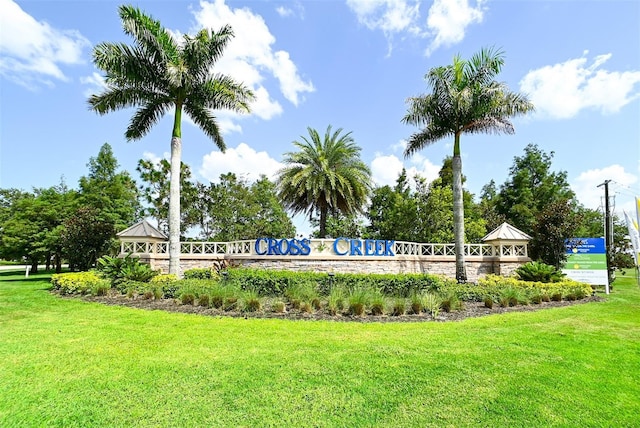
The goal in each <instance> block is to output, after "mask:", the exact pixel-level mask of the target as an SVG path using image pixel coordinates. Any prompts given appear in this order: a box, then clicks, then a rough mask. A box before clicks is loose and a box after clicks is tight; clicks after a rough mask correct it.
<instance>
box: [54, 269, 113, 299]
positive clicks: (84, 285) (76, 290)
mask: <svg viewBox="0 0 640 428" xmlns="http://www.w3.org/2000/svg"><path fill="white" fill-rule="evenodd" d="M51 286H52V288H53V289H54V290H58V291H59V292H60V294H88V293H90V292H91V291H92V290H94V289H95V290H98V289H102V288H110V286H109V282H108V281H105V280H104V279H103V278H100V276H99V275H98V274H97V273H96V272H94V271H89V272H70V273H56V274H53V275H51Z"/></svg>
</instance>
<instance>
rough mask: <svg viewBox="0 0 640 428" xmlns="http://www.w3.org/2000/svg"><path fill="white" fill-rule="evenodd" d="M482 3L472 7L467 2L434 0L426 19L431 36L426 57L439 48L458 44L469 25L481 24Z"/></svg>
mask: <svg viewBox="0 0 640 428" xmlns="http://www.w3.org/2000/svg"><path fill="white" fill-rule="evenodd" d="M483 3H484V1H483V0H478V1H477V2H476V5H475V7H473V6H470V5H469V1H468V0H434V2H433V5H431V8H429V16H428V17H427V27H428V28H429V31H430V33H431V34H432V35H433V41H432V42H431V44H430V45H429V47H428V48H427V55H430V54H431V53H433V51H435V50H436V49H438V48H439V47H441V46H445V47H446V46H451V45H454V44H456V43H460V42H461V41H462V39H464V34H465V30H466V28H467V27H468V26H469V25H471V24H476V23H480V22H482V18H483V13H484V8H483Z"/></svg>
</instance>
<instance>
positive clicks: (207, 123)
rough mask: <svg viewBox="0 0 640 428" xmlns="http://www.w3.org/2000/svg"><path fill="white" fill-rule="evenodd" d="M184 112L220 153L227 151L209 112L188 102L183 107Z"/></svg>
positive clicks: (203, 107)
mask: <svg viewBox="0 0 640 428" xmlns="http://www.w3.org/2000/svg"><path fill="white" fill-rule="evenodd" d="M184 111H185V112H186V113H187V114H188V115H189V116H190V117H191V119H193V121H194V123H195V124H196V125H198V127H200V129H202V131H203V132H204V133H205V134H207V136H208V137H209V138H211V140H213V142H214V144H215V145H216V146H218V149H220V151H221V152H224V151H225V150H226V149H227V146H226V145H225V143H224V140H223V138H222V135H221V134H220V128H218V124H217V123H216V118H215V116H214V115H213V114H212V113H211V110H209V109H208V108H207V107H205V106H203V105H200V104H198V103H195V102H190V103H187V104H185V105H184Z"/></svg>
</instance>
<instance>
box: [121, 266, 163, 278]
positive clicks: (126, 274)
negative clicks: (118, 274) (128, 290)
mask: <svg viewBox="0 0 640 428" xmlns="http://www.w3.org/2000/svg"><path fill="white" fill-rule="evenodd" d="M157 274H158V271H154V270H153V269H151V266H149V265H148V264H146V263H140V262H138V263H132V264H130V265H127V266H125V267H123V268H122V277H123V278H124V279H125V280H128V281H140V282H149V281H150V280H151V278H153V277H154V276H156V275H157Z"/></svg>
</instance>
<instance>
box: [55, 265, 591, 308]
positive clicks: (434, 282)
mask: <svg viewBox="0 0 640 428" xmlns="http://www.w3.org/2000/svg"><path fill="white" fill-rule="evenodd" d="M208 272H210V270H208V269H205V270H202V269H198V270H190V271H186V272H185V279H181V280H178V279H177V278H176V277H175V275H158V276H156V277H154V278H153V279H152V280H151V281H150V282H140V281H126V280H125V281H123V282H121V283H119V284H118V285H117V287H116V288H117V290H118V291H119V292H120V293H122V294H127V295H146V296H153V297H154V298H169V299H172V298H179V297H180V296H181V295H182V294H185V293H187V294H192V295H194V296H195V297H196V298H198V297H199V296H201V295H209V294H211V293H216V292H219V291H220V289H221V288H228V289H238V290H242V291H250V292H252V293H255V294H256V295H260V296H285V295H286V293H287V290H289V289H292V288H294V287H299V286H303V285H304V286H308V285H309V284H311V285H312V287H314V288H315V289H316V291H317V292H318V294H319V295H324V296H327V295H329V293H330V292H331V289H332V288H337V289H342V290H345V291H349V290H354V289H370V290H375V291H376V292H379V293H381V294H383V295H386V296H397V297H409V296H412V295H415V294H418V293H421V292H430V293H437V294H441V295H445V294H446V295H455V296H456V297H457V298H458V299H460V300H461V301H467V302H482V301H486V299H488V298H490V299H492V300H493V301H494V302H497V301H499V300H500V298H504V293H505V290H510V289H515V290H520V291H521V293H523V294H524V296H529V297H531V296H536V300H539V298H542V297H543V296H544V297H545V298H552V297H554V298H555V299H558V298H563V299H566V300H576V299H582V298H584V297H586V296H590V295H591V293H592V288H591V286H590V285H589V284H585V283H580V282H576V281H573V280H570V279H564V280H562V281H559V282H552V283H543V282H530V281H523V280H520V279H517V278H515V277H503V276H498V275H487V276H485V277H483V278H481V279H480V280H479V281H478V283H477V284H473V283H467V284H458V283H456V282H455V280H453V279H450V278H445V277H442V276H438V275H431V274H346V273H345V274H335V275H329V274H327V273H317V272H291V271H276V270H265V269H253V268H243V267H241V268H232V269H228V270H227V271H224V272H223V274H222V275H221V277H217V276H216V275H214V276H213V277H212V278H211V279H197V278H199V277H201V276H208V275H209V273H208ZM51 283H52V286H53V288H54V289H56V290H59V291H60V293H61V294H87V293H91V294H104V293H106V290H108V289H109V282H108V281H107V280H105V279H102V278H101V277H100V276H99V275H98V274H97V273H96V272H93V271H91V272H75V273H65V274H55V275H53V276H52V279H51Z"/></svg>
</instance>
